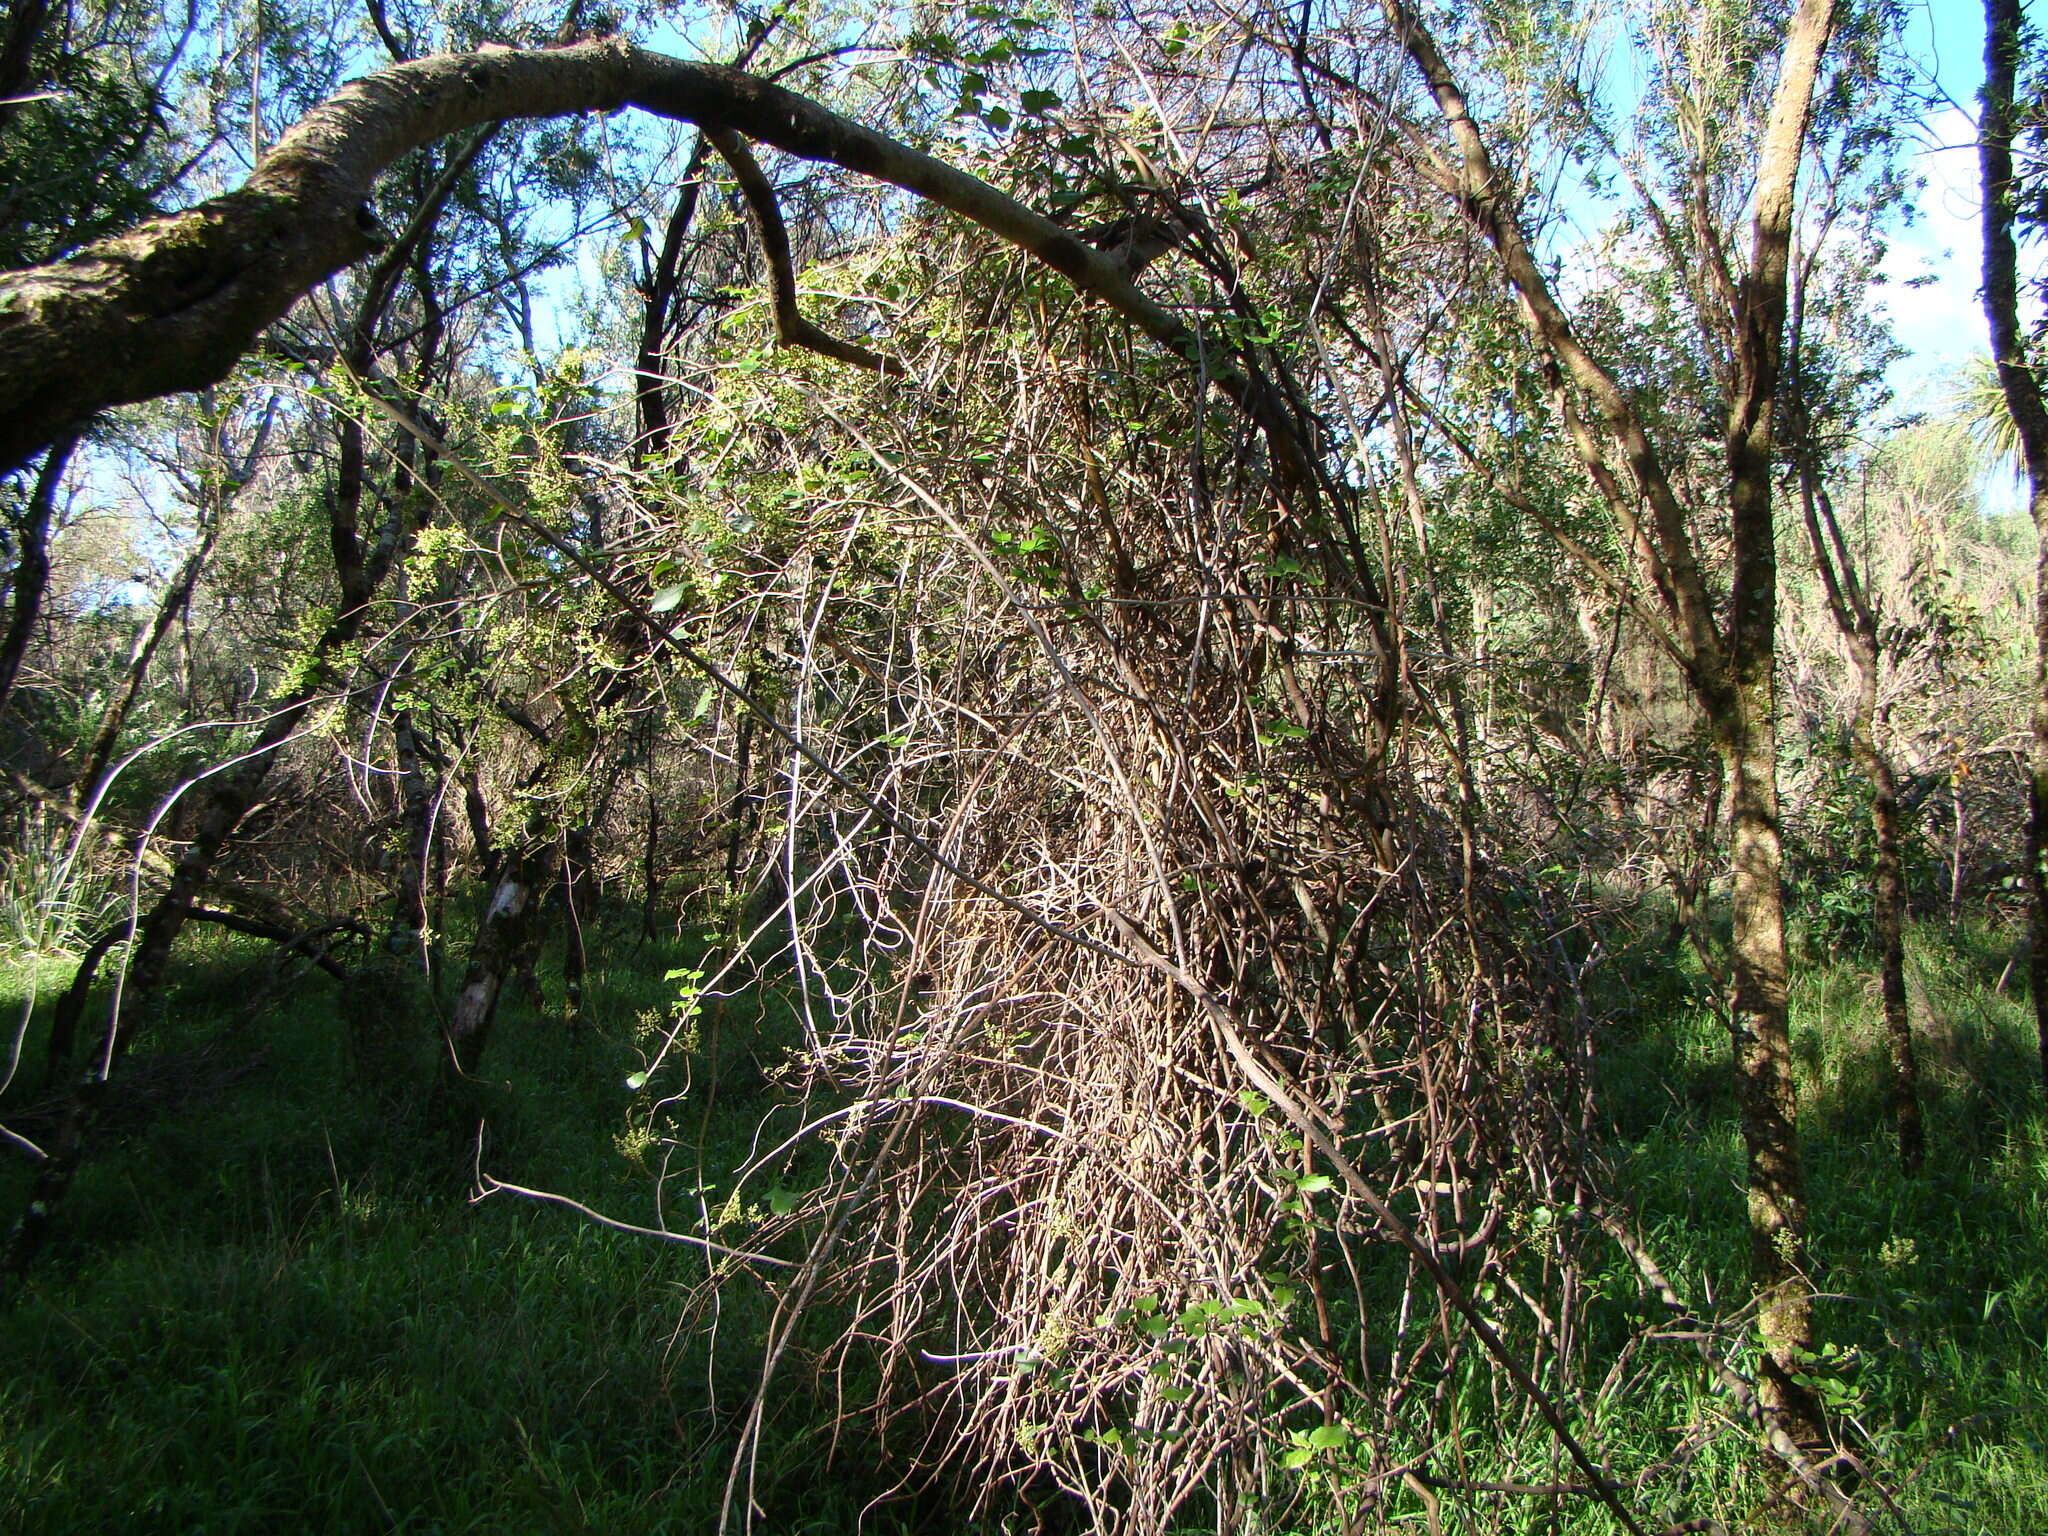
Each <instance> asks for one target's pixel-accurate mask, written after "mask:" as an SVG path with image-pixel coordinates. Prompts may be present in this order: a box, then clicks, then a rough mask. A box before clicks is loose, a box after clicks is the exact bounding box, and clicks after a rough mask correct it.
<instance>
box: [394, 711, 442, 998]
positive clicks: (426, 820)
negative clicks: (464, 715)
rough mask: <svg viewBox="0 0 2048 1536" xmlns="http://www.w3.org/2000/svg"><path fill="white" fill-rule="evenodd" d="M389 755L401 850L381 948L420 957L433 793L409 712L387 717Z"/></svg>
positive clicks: (431, 828) (425, 926)
mask: <svg viewBox="0 0 2048 1536" xmlns="http://www.w3.org/2000/svg"><path fill="white" fill-rule="evenodd" d="M391 742H392V753H393V755H394V757H395V758H396V760H397V767H398V796H399V850H398V869H397V872H396V878H395V879H394V880H393V881H392V893H391V927H390V931H389V933H388V935H387V937H386V939H385V947H386V948H387V949H389V950H390V951H391V953H392V954H394V955H406V954H414V953H416V952H419V958H421V959H424V953H423V952H422V951H421V944H420V939H421V936H422V935H423V934H424V933H426V931H427V929H428V920H427V861H428V858H429V856H430V853H431V849H430V847H429V843H430V840H431V837H432V833H433V811H434V791H433V786H432V784H431V783H429V781H428V779H427V773H426V769H425V767H424V765H423V761H422V754H421V751H420V737H419V724H418V722H417V721H416V720H415V719H414V717H413V711H412V710H410V709H401V710H398V711H396V712H395V713H394V714H393V715H392V717H391Z"/></svg>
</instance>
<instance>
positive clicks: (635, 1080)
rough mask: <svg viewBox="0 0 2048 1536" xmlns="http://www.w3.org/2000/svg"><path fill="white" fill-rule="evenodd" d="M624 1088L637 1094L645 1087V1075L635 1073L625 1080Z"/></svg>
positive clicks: (643, 1073)
mask: <svg viewBox="0 0 2048 1536" xmlns="http://www.w3.org/2000/svg"><path fill="white" fill-rule="evenodd" d="M626 1086H627V1087H628V1088H630V1089H632V1090H633V1091H634V1092H635V1093H638V1092H639V1091H640V1090H641V1089H642V1088H645V1087H646V1086H647V1074H646V1073H645V1072H635V1073H634V1074H633V1075H632V1076H631V1077H629V1078H627V1079H626Z"/></svg>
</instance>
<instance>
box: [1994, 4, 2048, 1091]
mask: <svg viewBox="0 0 2048 1536" xmlns="http://www.w3.org/2000/svg"><path fill="white" fill-rule="evenodd" d="M2025 20H2026V18H2025V15H2024V12H2023V7H2022V5H2021V0H1984V114H1983V121H1982V124H1981V126H1980V128H1979V130H1978V140H1977V146H1978V151H1977V152H1978V165H1979V170H1980V172H1981V178H1982V190H1983V208H1984V289H1983V291H1984V314H1985V317H1986V318H1987V319H1988V320H1989V321H1990V322H1991V355H1992V360H1993V362H1994V363H1995V364H1996V365H1997V369H1998V383H1999V388H2000V389H2001V390H2002V391H2003V392H2004V395H2005V403H2006V409H2007V410H2008V412H2009V413H2010V414H2011V416H2012V423H2013V428H2014V431H2015V432H2016V434H2017V435H2018V437H2019V444H2020V458H2021V460H2022V462H2023V463H2024V464H2025V465H2026V470H2027V510H2028V512H2029V513H2030V514H2031V515H2032V517H2033V519H2034V541H2035V542H2034V695H2033V707H2032V711H2031V715H2032V719H2031V738H2030V740H2029V742H2028V748H2027V892H2028V895H2029V896H2030V897H2031V898H2032V903H2033V930H2032V935H2031V940H2030V946H2029V948H2030V952H2029V955H2028V960H2027V972H2028V977H2029V980H2030V982H2031V984H2032V987H2033V992H2034V1032H2035V1038H2036V1041H2037V1043H2038V1046H2039V1050H2040V1057H2041V1081H2042V1085H2043V1086H2044V1087H2048V402H2044V401H2043V398H2042V389H2041V379H2040V376H2039V374H2038V373H2037V372H2036V370H2035V367H2034V363H2033V359H2032V358H2031V357H2030V356H2029V354H2028V344H2027V333H2026V328H2025V327H2024V326H2023V325H2022V324H2021V321H2020V298H2019V295H2020V283H2019V242H2018V238H2017V234H2016V229H2015V226H2016V224H2017V221H2018V210H2019V201H2020V185H2019V179H2018V175H2017V172H2016V171H2015V169H2014V165H2013V140H2014V138H2015V136H2016V135H2017V133H2018V131H2019V107H2018V103H2017V98H2016V96H2015V91H2016V88H2017V82H2018V76H2019V66H2020V59H2021V54H2022V49H2023V37H2022V29H2023V27H2024V25H2025Z"/></svg>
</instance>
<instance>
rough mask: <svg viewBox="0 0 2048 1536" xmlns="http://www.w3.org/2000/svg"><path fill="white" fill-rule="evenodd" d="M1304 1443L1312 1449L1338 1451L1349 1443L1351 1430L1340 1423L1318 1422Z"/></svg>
mask: <svg viewBox="0 0 2048 1536" xmlns="http://www.w3.org/2000/svg"><path fill="white" fill-rule="evenodd" d="M1306 1443H1307V1445H1308V1448H1309V1449H1310V1450H1312V1451H1339V1450H1342V1449H1343V1448H1344V1447H1345V1446H1347V1445H1349V1444H1350V1443H1351V1431H1350V1430H1348V1429H1346V1428H1345V1427H1344V1426H1343V1425H1342V1424H1318V1425H1317V1426H1316V1427H1315V1428H1314V1429H1312V1430H1310V1431H1309V1432H1308V1440H1307V1442H1306Z"/></svg>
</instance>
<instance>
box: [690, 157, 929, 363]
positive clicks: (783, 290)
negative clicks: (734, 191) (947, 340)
mask: <svg viewBox="0 0 2048 1536" xmlns="http://www.w3.org/2000/svg"><path fill="white" fill-rule="evenodd" d="M704 137H705V138H707V139H709V140H710V141H711V146H712V147H713V148H714V149H716V150H717V151H718V153H719V154H720V155H722V156H723V157H724V158H725V163H726V164H727V165H729V166H731V167H732V173H733V175H734V176H735V177H736V178H737V179H738V181H739V184H740V195H741V196H742V197H744V198H745V199H746V200H747V209H748V211H749V212H750V213H752V214H753V216H754V231H755V233H756V234H758V235H759V236H760V237H761V255H762V258H763V260H765V261H766V262H767V265H768V291H769V293H770V295H771V296H772V298H773V301H774V306H775V337H776V339H777V340H778V341H780V342H781V343H782V344H783V345H784V346H785V347H803V348H804V349H806V350H807V351H811V352H816V353H818V354H820V355H821V356H824V357H833V358H837V359H838V360H839V361H840V362H842V363H851V364H852V365H853V366H854V367H856V368H865V369H867V370H868V371H869V372H870V373H882V374H890V375H900V374H901V373H902V372H903V365H902V364H901V363H899V362H897V361H896V359H895V358H893V357H884V356H882V354H881V353H879V352H870V351H869V350H868V349H867V348H866V347H863V346H860V345H859V344H858V343H855V342H851V341H843V340H841V339H840V338H839V337H837V336H834V335H832V334H830V333H829V332H827V331H826V330H824V329H823V328H821V327H819V326H816V325H813V324H812V323H811V322H810V321H808V320H806V319H805V318H804V316H803V311H802V310H800V309H798V308H797V302H796V259H795V257H794V256H793V255H792V254H791V252H790V246H789V227H788V226H787V225H786V224H784V223H783V222H782V207H781V205H780V204H779V203H777V202H776V200H775V188H774V187H773V186H772V185H770V183H769V181H768V174H767V172H765V171H763V170H762V169H761V162H760V161H758V160H756V159H755V158H754V152H753V150H751V149H749V148H748V147H747V141H746V140H745V139H743V138H741V137H740V136H739V135H738V134H736V133H734V132H732V131H731V130H730V129H726V128H707V129H705V130H704Z"/></svg>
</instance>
